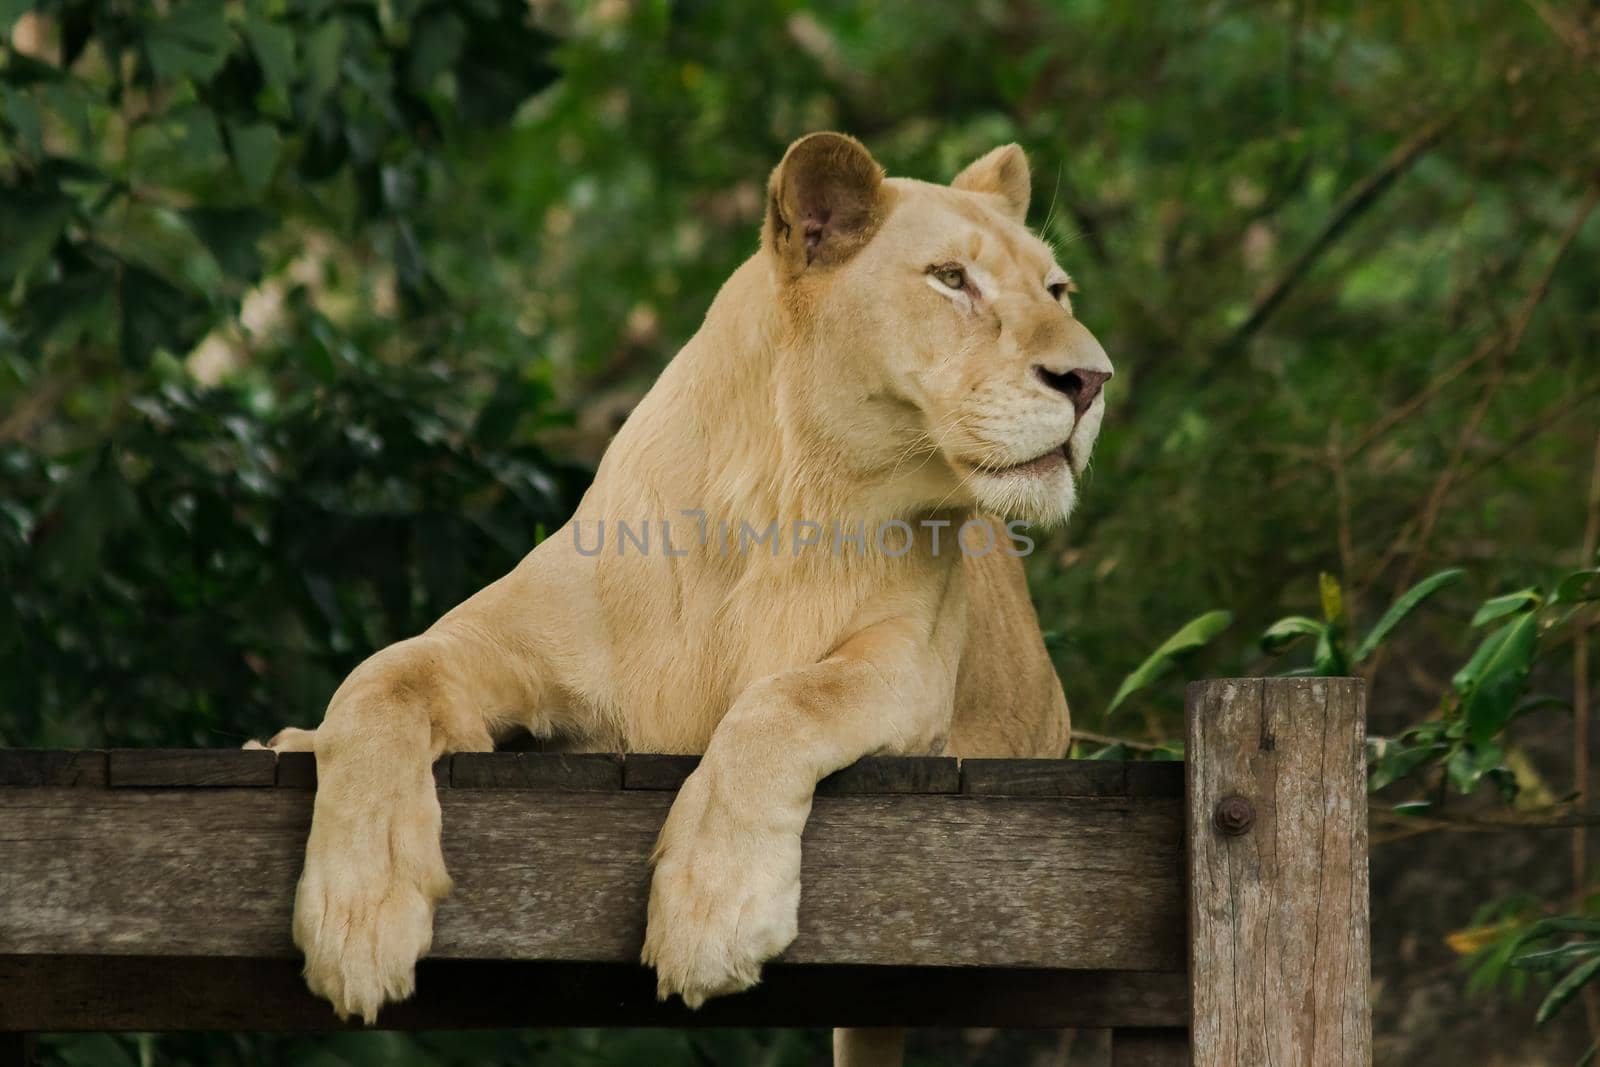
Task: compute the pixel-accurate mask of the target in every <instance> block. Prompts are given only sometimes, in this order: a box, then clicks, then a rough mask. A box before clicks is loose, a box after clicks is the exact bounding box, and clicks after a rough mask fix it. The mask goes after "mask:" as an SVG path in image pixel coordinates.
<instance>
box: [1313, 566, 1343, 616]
mask: <svg viewBox="0 0 1600 1067" xmlns="http://www.w3.org/2000/svg"><path fill="white" fill-rule="evenodd" d="M1317 592H1318V593H1319V594H1320V596H1321V599H1322V617H1323V618H1324V619H1326V620H1328V621H1329V622H1330V623H1336V622H1341V621H1343V619H1344V589H1343V588H1342V587H1341V586H1340V585H1339V579H1337V578H1335V577H1334V576H1333V575H1331V574H1328V573H1326V572H1324V573H1322V574H1319V575H1317Z"/></svg>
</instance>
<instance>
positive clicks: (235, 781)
mask: <svg viewBox="0 0 1600 1067" xmlns="http://www.w3.org/2000/svg"><path fill="white" fill-rule="evenodd" d="M277 762H278V758H277V756H276V755H275V754H274V753H272V752H268V751H266V750H265V749H248V750H247V749H240V748H217V749H211V748H114V749H112V750H111V753H110V758H109V761H108V765H107V776H108V779H109V781H110V783H111V786H112V787H113V788H119V787H123V786H136V787H140V788H146V789H149V788H161V787H167V786H268V785H271V784H272V783H273V782H274V781H276V780H277V773H278V772H277Z"/></svg>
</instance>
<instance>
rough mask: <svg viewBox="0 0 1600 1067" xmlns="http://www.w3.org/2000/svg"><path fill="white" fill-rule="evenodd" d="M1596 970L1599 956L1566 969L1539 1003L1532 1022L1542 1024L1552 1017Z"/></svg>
mask: <svg viewBox="0 0 1600 1067" xmlns="http://www.w3.org/2000/svg"><path fill="white" fill-rule="evenodd" d="M1596 972H1600V956H1594V957H1592V958H1590V959H1587V960H1585V961H1584V962H1582V963H1580V964H1578V965H1577V966H1576V967H1574V968H1572V970H1570V971H1568V972H1567V973H1566V975H1565V976H1564V977H1563V978H1562V979H1561V981H1559V982H1557V983H1556V984H1555V988H1553V989H1551V990H1550V994H1549V995H1548V996H1546V997H1545V998H1544V1003H1543V1004H1540V1005H1539V1011H1538V1013H1537V1014H1535V1015H1534V1017H1533V1019H1534V1022H1535V1023H1537V1024H1539V1025H1541V1026H1542V1025H1544V1024H1545V1023H1547V1022H1549V1021H1550V1020H1551V1019H1552V1018H1554V1017H1555V1014H1556V1013H1557V1012H1559V1011H1560V1010H1561V1009H1562V1008H1564V1007H1566V1006H1567V1001H1569V1000H1571V999H1572V998H1573V997H1574V996H1575V995H1576V994H1577V992H1578V990H1580V989H1582V988H1583V987H1584V985H1585V984H1586V983H1587V982H1588V981H1589V979H1591V978H1593V977H1594V976H1595V973H1596Z"/></svg>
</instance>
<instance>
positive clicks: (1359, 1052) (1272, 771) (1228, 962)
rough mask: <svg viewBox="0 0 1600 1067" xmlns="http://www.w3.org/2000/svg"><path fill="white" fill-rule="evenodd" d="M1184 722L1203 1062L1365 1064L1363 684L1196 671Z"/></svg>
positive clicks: (1193, 1007) (1198, 1059)
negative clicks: (1209, 676)
mask: <svg viewBox="0 0 1600 1067" xmlns="http://www.w3.org/2000/svg"><path fill="white" fill-rule="evenodd" d="M1188 719H1189V728H1188V748H1187V751H1186V753H1185V756H1186V759H1187V766H1188V787H1187V788H1188V812H1187V816H1186V827H1185V836H1186V838H1187V844H1188V856H1189V892H1190V899H1189V982H1190V1013H1191V1014H1190V1034H1191V1041H1192V1044H1193V1057H1194V1058H1193V1063H1194V1065H1195V1067H1256V1065H1264V1064H1272V1065H1273V1067H1369V1065H1370V1064H1371V1062H1372V1020H1371V1015H1370V1013H1369V1010H1368V1006H1367V985H1368V978H1369V970H1370V964H1369V933H1368V900H1367V804H1366V771H1365V731H1366V699H1365V692H1364V689H1363V687H1362V683H1361V681H1360V680H1359V679H1354V678H1247V679H1232V680H1227V679H1225V680H1219V681H1206V682H1196V683H1194V684H1193V685H1191V686H1189V693H1188Z"/></svg>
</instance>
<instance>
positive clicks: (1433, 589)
mask: <svg viewBox="0 0 1600 1067" xmlns="http://www.w3.org/2000/svg"><path fill="white" fill-rule="evenodd" d="M1466 573H1467V572H1466V571H1464V570H1462V569H1461V568H1459V567H1455V568H1452V569H1450V570H1447V571H1440V572H1439V573H1438V574H1430V575H1429V576H1428V577H1426V578H1424V579H1422V581H1420V582H1418V583H1417V584H1416V585H1414V586H1412V587H1411V588H1410V589H1407V590H1406V591H1405V592H1404V593H1402V594H1401V595H1400V596H1399V597H1397V598H1396V599H1395V602H1394V603H1393V604H1390V605H1389V610H1388V611H1385V612H1384V613H1383V617H1382V618H1380V619H1379V620H1378V621H1377V623H1376V625H1374V626H1373V627H1372V629H1371V630H1369V631H1368V632H1367V636H1366V637H1364V638H1363V639H1362V641H1361V644H1360V645H1358V646H1357V647H1356V653H1355V662H1357V663H1360V662H1362V661H1363V660H1365V659H1366V658H1367V657H1368V656H1370V655H1372V654H1373V653H1374V652H1376V651H1377V650H1378V646H1379V645H1381V644H1383V642H1384V641H1385V640H1386V639H1387V638H1388V636H1389V634H1390V633H1391V632H1393V630H1394V628H1395V627H1396V626H1398V625H1400V623H1401V622H1403V621H1404V620H1405V617H1406V616H1407V615H1410V614H1411V613H1412V612H1413V611H1415V610H1416V609H1417V607H1418V605H1420V604H1421V603H1422V602H1423V601H1424V600H1426V599H1428V598H1429V597H1430V596H1432V595H1433V594H1435V593H1437V592H1438V591H1439V590H1441V589H1443V588H1444V587H1445V586H1447V585H1453V584H1455V583H1456V582H1458V581H1460V580H1461V578H1462V576H1463V575H1465V574H1466Z"/></svg>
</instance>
